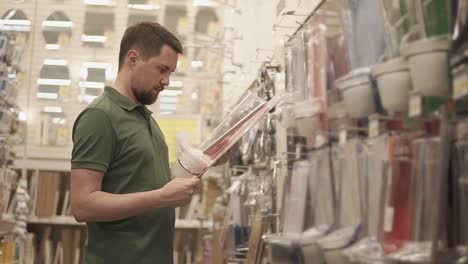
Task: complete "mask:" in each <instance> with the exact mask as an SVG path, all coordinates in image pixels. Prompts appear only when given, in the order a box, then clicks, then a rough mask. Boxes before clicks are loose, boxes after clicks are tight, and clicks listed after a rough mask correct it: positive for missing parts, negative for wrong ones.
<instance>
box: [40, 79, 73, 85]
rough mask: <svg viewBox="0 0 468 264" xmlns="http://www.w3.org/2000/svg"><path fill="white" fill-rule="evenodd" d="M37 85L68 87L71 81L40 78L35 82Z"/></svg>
mask: <svg viewBox="0 0 468 264" xmlns="http://www.w3.org/2000/svg"><path fill="white" fill-rule="evenodd" d="M37 84H42V85H63V86H69V85H70V84H71V80H65V79H43V78H40V79H38V80H37Z"/></svg>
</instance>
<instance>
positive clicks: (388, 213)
mask: <svg viewBox="0 0 468 264" xmlns="http://www.w3.org/2000/svg"><path fill="white" fill-rule="evenodd" d="M394 216H395V208H393V207H387V208H385V219H384V231H385V232H392V230H393V218H394Z"/></svg>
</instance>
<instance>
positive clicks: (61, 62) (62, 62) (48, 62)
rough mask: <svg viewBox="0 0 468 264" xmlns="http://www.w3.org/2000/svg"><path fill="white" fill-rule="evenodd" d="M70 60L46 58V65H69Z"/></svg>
mask: <svg viewBox="0 0 468 264" xmlns="http://www.w3.org/2000/svg"><path fill="white" fill-rule="evenodd" d="M67 64H68V62H67V61H66V60H54V59H45V60H44V65H55V66H67Z"/></svg>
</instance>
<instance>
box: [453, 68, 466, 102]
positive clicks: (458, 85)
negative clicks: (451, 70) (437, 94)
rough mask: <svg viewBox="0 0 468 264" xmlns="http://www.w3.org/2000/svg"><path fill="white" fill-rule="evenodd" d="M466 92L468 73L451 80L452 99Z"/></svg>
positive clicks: (458, 97)
mask: <svg viewBox="0 0 468 264" xmlns="http://www.w3.org/2000/svg"><path fill="white" fill-rule="evenodd" d="M467 94H468V75H467V74H464V75H463V76H459V77H457V78H454V80H453V99H460V98H461V97H463V96H465V95H467Z"/></svg>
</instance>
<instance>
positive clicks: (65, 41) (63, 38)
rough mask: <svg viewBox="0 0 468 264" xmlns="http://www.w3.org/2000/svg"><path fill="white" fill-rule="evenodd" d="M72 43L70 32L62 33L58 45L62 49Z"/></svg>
mask: <svg viewBox="0 0 468 264" xmlns="http://www.w3.org/2000/svg"><path fill="white" fill-rule="evenodd" d="M69 42H70V36H69V33H68V32H60V34H59V36H58V40H57V43H58V44H59V45H60V47H66V46H68V43H69Z"/></svg>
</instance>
